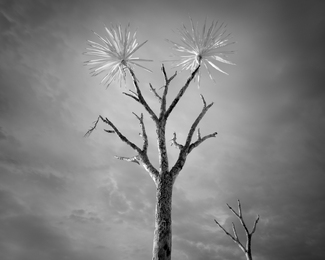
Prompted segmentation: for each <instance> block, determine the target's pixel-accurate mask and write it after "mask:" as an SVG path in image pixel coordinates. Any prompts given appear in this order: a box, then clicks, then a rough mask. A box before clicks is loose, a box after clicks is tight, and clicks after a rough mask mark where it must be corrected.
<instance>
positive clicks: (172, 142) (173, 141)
mask: <svg viewBox="0 0 325 260" xmlns="http://www.w3.org/2000/svg"><path fill="white" fill-rule="evenodd" d="M173 135H174V137H173V139H171V145H172V146H173V145H174V146H175V147H177V148H178V149H180V150H182V149H183V147H184V146H183V145H181V144H179V143H177V141H176V139H177V138H176V133H174V134H173Z"/></svg>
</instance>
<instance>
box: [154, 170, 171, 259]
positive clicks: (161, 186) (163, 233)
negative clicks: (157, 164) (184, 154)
mask: <svg viewBox="0 0 325 260" xmlns="http://www.w3.org/2000/svg"><path fill="white" fill-rule="evenodd" d="M156 187H157V191H156V200H157V201H156V212H155V232H154V239H153V257H152V259H153V260H170V259H171V250H172V217H171V212H172V191H173V178H172V175H171V174H170V172H164V173H162V174H161V175H160V177H159V180H158V181H157V185H156Z"/></svg>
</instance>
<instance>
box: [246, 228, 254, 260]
mask: <svg viewBox="0 0 325 260" xmlns="http://www.w3.org/2000/svg"><path fill="white" fill-rule="evenodd" d="M246 236H247V242H246V253H245V255H246V260H253V257H252V234H247V235H246Z"/></svg>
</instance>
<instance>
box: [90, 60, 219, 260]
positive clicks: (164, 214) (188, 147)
mask: <svg viewBox="0 0 325 260" xmlns="http://www.w3.org/2000/svg"><path fill="white" fill-rule="evenodd" d="M199 67H200V66H198V67H197V68H196V69H195V70H194V71H193V72H192V73H191V75H190V77H189V78H188V79H187V81H186V83H185V84H184V86H183V87H182V88H181V89H180V91H179V92H178V94H177V96H176V97H175V98H174V100H173V101H172V102H171V104H170V106H169V107H168V108H167V105H166V103H167V93H168V87H169V84H170V82H171V81H172V80H173V79H174V78H175V76H176V72H175V74H174V75H173V76H171V77H168V76H167V74H166V71H165V68H164V66H162V72H163V75H164V78H165V85H164V86H163V93H162V94H161V95H159V94H158V92H157V91H156V89H155V88H153V86H152V85H151V84H150V89H151V91H152V92H153V93H154V95H155V96H156V97H157V99H158V101H159V103H160V113H159V115H156V114H155V113H154V112H153V110H152V109H151V107H150V106H149V105H148V103H147V102H146V100H145V99H144V97H143V95H142V92H141V89H140V87H139V85H138V80H137V79H136V77H135V74H134V72H133V70H131V69H129V72H130V74H131V76H132V78H133V83H134V87H135V91H131V90H130V93H125V92H124V94H125V95H126V96H128V97H130V98H132V99H133V100H135V101H136V102H138V103H139V104H141V105H142V106H143V107H144V108H145V110H146V111H147V112H148V114H149V115H150V118H151V119H152V120H153V121H154V123H155V125H156V134H157V143H158V156H159V169H156V168H155V167H154V166H153V164H152V163H151V162H150V160H149V157H148V144H149V142H148V137H147V133H146V128H145V125H144V121H143V114H141V115H140V116H139V115H137V114H135V113H133V114H134V115H135V116H136V118H137V119H138V120H139V124H140V128H141V132H142V133H141V136H142V139H143V146H142V148H140V147H138V146H137V145H135V144H134V143H133V142H131V141H130V140H129V139H128V138H127V137H126V136H124V135H123V134H122V132H121V131H120V130H119V129H118V128H117V126H116V125H115V124H114V123H113V122H111V121H110V120H109V119H108V118H106V117H103V116H101V115H100V116H99V117H98V118H97V120H96V122H95V124H94V126H93V127H92V128H91V129H90V130H89V131H88V132H87V133H86V135H89V134H91V132H92V131H93V130H94V129H95V128H96V127H97V124H98V122H99V121H102V122H104V123H105V124H107V125H108V126H110V127H111V128H112V130H107V129H106V130H105V131H106V132H107V133H115V134H116V135H117V136H118V137H119V138H120V139H121V141H123V142H124V143H126V144H127V145H128V146H130V147H131V148H132V149H133V150H134V151H135V153H136V154H135V156H132V157H122V156H116V158H117V159H120V160H124V161H127V162H134V163H137V164H139V165H142V166H143V167H144V169H145V170H146V171H147V172H148V173H149V175H150V177H151V178H152V179H153V181H154V183H155V185H156V211H155V231H154V245H153V255H154V256H153V259H155V260H156V259H157V260H158V259H159V260H162V259H164V260H165V259H166V260H167V259H171V246H172V231H171V224H172V220H171V209H172V190H173V184H174V183H175V180H176V178H177V176H178V175H179V173H180V171H181V170H182V168H183V166H184V164H185V161H186V158H187V156H188V154H189V153H190V152H191V151H192V150H193V149H194V148H195V147H197V146H199V145H200V144H201V143H202V142H203V141H205V140H206V139H208V138H211V137H215V136H216V135H217V132H214V133H211V134H208V135H205V136H201V133H200V130H199V129H198V131H197V139H196V141H194V142H192V138H193V135H194V133H195V130H196V128H197V126H198V124H199V123H200V121H201V119H202V118H203V117H204V115H205V113H206V112H207V111H208V110H209V109H210V108H211V107H212V105H213V103H211V104H208V105H207V104H206V102H205V99H204V97H203V96H202V95H201V99H202V102H203V108H202V110H201V112H200V113H199V115H198V116H197V118H196V119H195V121H194V122H193V124H192V125H191V127H190V130H189V132H188V135H187V138H186V141H185V144H180V143H178V142H177V138H176V133H174V136H173V139H172V140H171V142H172V145H174V146H175V147H177V148H178V149H179V155H178V159H177V161H176V163H175V164H174V165H173V166H172V167H171V168H170V167H169V163H168V156H167V150H166V138H165V131H166V122H167V119H168V117H169V116H170V114H171V112H172V111H173V110H174V108H175V107H176V105H177V104H178V102H179V100H180V99H181V97H182V96H183V95H184V93H185V91H186V90H187V88H188V87H189V85H190V83H191V81H192V80H193V78H194V77H195V75H196V73H197V72H198V70H199Z"/></svg>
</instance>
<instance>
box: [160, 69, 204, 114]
mask: <svg viewBox="0 0 325 260" xmlns="http://www.w3.org/2000/svg"><path fill="white" fill-rule="evenodd" d="M199 68H200V65H199V66H197V68H196V69H195V70H194V71H193V72H192V73H191V75H190V77H189V78H188V79H187V81H186V83H185V85H184V86H183V87H182V88H181V89H180V91H179V92H178V94H177V96H176V97H175V99H174V100H173V102H172V103H171V104H170V106H169V108H168V109H167V111H166V113H165V114H164V118H165V120H167V118H168V116H169V115H170V113H171V112H172V111H173V109H174V108H175V106H176V105H177V103H178V101H179V100H180V99H181V97H182V96H183V95H184V93H185V91H186V90H187V88H188V86H189V85H190V83H191V81H192V80H193V79H194V77H195V75H196V73H197V72H198V71H199ZM175 76H176V75H175Z"/></svg>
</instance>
